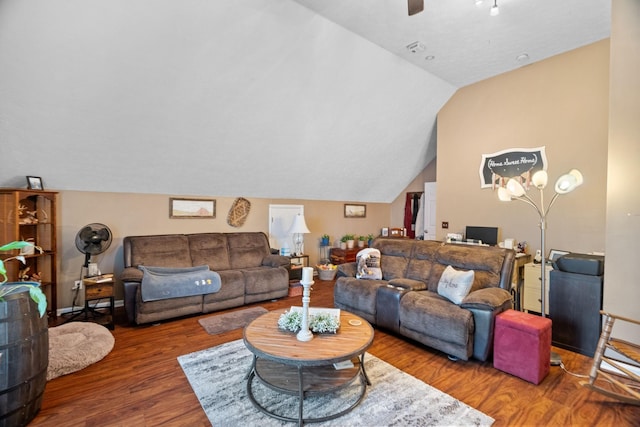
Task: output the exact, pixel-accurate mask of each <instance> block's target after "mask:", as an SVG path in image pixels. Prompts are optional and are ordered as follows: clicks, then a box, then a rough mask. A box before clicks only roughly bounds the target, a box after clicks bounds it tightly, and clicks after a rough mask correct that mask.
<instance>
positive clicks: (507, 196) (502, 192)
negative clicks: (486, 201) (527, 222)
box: [498, 187, 511, 202]
mask: <svg viewBox="0 0 640 427" xmlns="http://www.w3.org/2000/svg"><path fill="white" fill-rule="evenodd" d="M498 198H499V199H500V201H502V202H510V201H511V193H510V192H509V190H507V189H506V188H504V187H500V188H498Z"/></svg>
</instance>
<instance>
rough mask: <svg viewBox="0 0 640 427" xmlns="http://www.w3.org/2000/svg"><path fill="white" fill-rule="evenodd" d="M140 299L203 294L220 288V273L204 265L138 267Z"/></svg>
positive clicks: (155, 299) (148, 299)
mask: <svg viewBox="0 0 640 427" xmlns="http://www.w3.org/2000/svg"><path fill="white" fill-rule="evenodd" d="M138 268H139V269H140V270H142V272H143V273H144V275H143V276H142V282H141V283H140V293H141V295H142V301H145V302H146V301H157V300H162V299H167V298H179V297H188V296H194V295H204V294H210V293H214V292H218V291H219V290H220V286H221V282H220V275H219V274H218V273H216V272H215V271H211V270H209V267H208V266H206V265H203V266H199V267H187V268H167V267H145V266H142V265H141V266H139V267H138Z"/></svg>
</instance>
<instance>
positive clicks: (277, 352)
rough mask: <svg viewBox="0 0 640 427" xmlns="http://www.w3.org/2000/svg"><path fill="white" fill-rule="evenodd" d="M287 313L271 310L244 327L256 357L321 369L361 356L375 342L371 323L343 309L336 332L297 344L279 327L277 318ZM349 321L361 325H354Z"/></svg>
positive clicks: (245, 339) (250, 348)
mask: <svg viewBox="0 0 640 427" xmlns="http://www.w3.org/2000/svg"><path fill="white" fill-rule="evenodd" d="M285 311H286V310H284V309H283V310H274V311H270V312H269V313H265V314H263V315H262V316H260V317H258V318H257V319H255V320H254V321H252V322H251V323H249V324H248V325H247V326H246V327H245V329H244V343H245V345H246V346H247V348H248V349H249V350H250V351H251V352H252V353H253V354H255V355H256V356H258V357H260V358H265V359H269V360H273V361H276V362H280V363H284V364H289V365H297V366H322V365H329V364H332V363H335V362H340V361H343V360H347V359H351V358H352V357H354V356H358V355H360V354H362V353H364V352H365V351H366V349H367V348H369V346H371V343H372V342H373V328H372V327H371V325H370V324H369V322H367V321H366V320H364V319H363V318H361V317H359V316H356V315H355V314H353V313H349V312H348V311H344V310H340V328H339V329H338V332H337V333H335V334H313V339H312V340H311V341H306V342H305V341H298V339H297V338H296V334H295V333H294V332H289V331H284V330H282V329H280V328H278V319H279V318H280V315H281V314H282V313H284V312H285ZM350 320H351V321H354V322H355V323H357V321H359V322H360V325H352V324H350V323H349V321H350ZM354 322H352V323H354Z"/></svg>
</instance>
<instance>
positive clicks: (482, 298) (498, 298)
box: [460, 288, 512, 311]
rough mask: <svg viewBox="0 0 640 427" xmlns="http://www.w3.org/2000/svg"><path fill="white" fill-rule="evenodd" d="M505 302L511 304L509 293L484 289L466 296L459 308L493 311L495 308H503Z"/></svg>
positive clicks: (500, 289)
mask: <svg viewBox="0 0 640 427" xmlns="http://www.w3.org/2000/svg"><path fill="white" fill-rule="evenodd" d="M506 302H509V303H511V304H512V300H511V293H510V292H509V291H506V290H504V289H502V288H484V289H478V290H477V291H473V292H471V293H470V294H469V295H467V296H466V297H465V298H464V299H463V300H462V302H461V303H460V307H462V308H466V309H470V308H475V309H479V310H489V311H493V310H495V309H496V308H500V307H503V306H504V304H505V303H506ZM509 308H511V307H509Z"/></svg>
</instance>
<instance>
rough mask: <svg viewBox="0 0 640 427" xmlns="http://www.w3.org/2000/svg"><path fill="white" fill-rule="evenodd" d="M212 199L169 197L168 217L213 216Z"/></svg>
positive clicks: (214, 212)
mask: <svg viewBox="0 0 640 427" xmlns="http://www.w3.org/2000/svg"><path fill="white" fill-rule="evenodd" d="M215 217H216V201H215V200H213V199H178V198H174V197H172V198H170V199H169V218H215Z"/></svg>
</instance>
